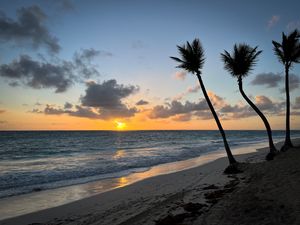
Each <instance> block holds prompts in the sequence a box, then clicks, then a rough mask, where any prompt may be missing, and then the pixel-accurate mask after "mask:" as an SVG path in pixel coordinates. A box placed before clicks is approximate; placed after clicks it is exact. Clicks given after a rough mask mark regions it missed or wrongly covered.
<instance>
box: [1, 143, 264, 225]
mask: <svg viewBox="0 0 300 225" xmlns="http://www.w3.org/2000/svg"><path fill="white" fill-rule="evenodd" d="M265 145H266V143H265V142H258V143H253V144H248V145H243V146H237V147H235V148H233V149H232V151H233V153H234V154H245V153H250V152H255V151H256V149H257V148H261V147H263V146H265ZM222 157H226V154H225V152H224V151H223V150H218V151H214V152H211V153H207V154H204V155H201V156H198V157H196V158H190V159H187V160H183V161H175V162H170V163H164V164H159V165H156V166H153V167H150V168H149V169H148V170H145V171H142V172H135V173H130V174H127V175H125V176H120V177H114V178H108V179H103V180H96V181H91V182H87V183H82V184H76V185H69V186H64V187H59V188H54V189H47V190H43V191H36V192H31V193H27V194H22V195H16V196H11V197H5V198H1V199H0V211H1V212H2V213H1V218H0V222H1V221H2V220H6V219H9V218H14V217H18V216H22V215H26V214H29V213H34V212H37V211H40V210H47V209H50V208H53V207H59V206H63V205H65V204H70V203H72V202H75V201H80V200H83V199H85V198H89V197H92V196H94V195H98V194H102V193H105V192H109V191H111V190H114V189H117V188H121V187H122V188H123V187H125V186H128V185H132V184H134V183H136V182H139V181H142V180H144V179H149V178H151V177H156V176H160V175H164V174H170V173H176V172H180V171H184V170H188V169H191V168H195V167H199V166H203V165H205V164H207V163H211V162H213V161H214V160H216V159H219V158H222ZM24 205H26V207H23V206H24Z"/></svg>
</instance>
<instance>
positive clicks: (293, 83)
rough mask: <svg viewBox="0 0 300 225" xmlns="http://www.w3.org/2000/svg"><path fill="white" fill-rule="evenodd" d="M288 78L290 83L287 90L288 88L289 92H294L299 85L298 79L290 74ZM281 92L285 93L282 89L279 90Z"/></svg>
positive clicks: (299, 80)
mask: <svg viewBox="0 0 300 225" xmlns="http://www.w3.org/2000/svg"><path fill="white" fill-rule="evenodd" d="M289 78H290V79H289V81H290V86H289V88H290V91H293V90H295V89H297V88H298V87H299V85H300V78H299V77H298V76H297V75H295V74H290V77H289ZM281 91H282V92H285V89H284V88H283V89H281Z"/></svg>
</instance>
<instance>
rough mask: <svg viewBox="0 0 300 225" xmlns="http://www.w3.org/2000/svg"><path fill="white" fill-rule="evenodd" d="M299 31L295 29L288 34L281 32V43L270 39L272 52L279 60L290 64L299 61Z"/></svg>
mask: <svg viewBox="0 0 300 225" xmlns="http://www.w3.org/2000/svg"><path fill="white" fill-rule="evenodd" d="M299 39H300V33H299V31H298V30H297V29H296V30H294V31H293V32H291V33H290V34H289V35H286V34H285V33H282V40H281V43H278V42H276V41H272V43H273V46H274V47H273V50H274V54H275V55H276V56H277V58H278V59H279V61H280V62H281V63H283V64H285V65H288V66H291V65H292V64H293V63H299V62H300V40H299Z"/></svg>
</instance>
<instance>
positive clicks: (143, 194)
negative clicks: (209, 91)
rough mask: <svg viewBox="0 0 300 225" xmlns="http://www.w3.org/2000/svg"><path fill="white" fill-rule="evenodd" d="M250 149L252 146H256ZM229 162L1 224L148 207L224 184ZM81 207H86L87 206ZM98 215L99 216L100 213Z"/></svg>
mask: <svg viewBox="0 0 300 225" xmlns="http://www.w3.org/2000/svg"><path fill="white" fill-rule="evenodd" d="M264 145H265V144H264ZM251 147H253V146H251V145H250V146H248V147H244V148H243V149H244V150H245V149H247V148H251ZM251 149H252V150H253V148H251ZM235 154H236V153H235ZM265 154H266V149H259V150H258V151H256V152H255V150H254V152H253V153H247V154H242V155H237V159H238V160H239V161H242V162H245V161H246V162H248V161H251V162H257V161H263V160H264V156H265ZM227 164H228V163H227V159H226V158H224V157H223V158H219V159H217V160H214V161H212V162H209V163H206V164H204V165H200V166H197V167H193V168H190V169H185V170H182V171H177V172H173V173H172V172H169V173H168V174H164V175H158V176H154V177H150V178H146V179H144V180H141V181H138V182H135V183H134V184H131V185H127V186H125V187H122V188H117V189H113V190H110V191H107V192H104V193H100V194H97V195H94V196H91V197H88V198H84V199H81V200H78V201H75V202H71V203H68V204H65V205H61V206H57V207H53V208H48V209H44V210H41V211H38V212H33V213H30V214H25V215H21V216H18V217H13V218H9V219H5V220H1V221H0V224H2V225H9V224H18V225H22V224H25V225H26V224H29V223H42V224H45V223H46V222H49V221H51V222H50V223H49V224H69V222H70V220H71V222H72V220H73V221H74V220H81V219H82V218H87V217H88V218H95V217H94V216H92V215H91V214H93V213H92V212H94V211H96V212H97V214H98V215H102V216H101V217H103V214H105V212H106V211H107V210H109V209H114V208H118V207H119V208H123V207H124V206H127V205H128V204H133V203H135V204H136V205H137V206H139V207H138V211H143V210H147V208H149V204H150V206H151V205H152V204H151V202H157V201H158V202H164V201H169V199H170V196H173V195H174V193H175V195H176V196H177V195H178V194H179V195H180V193H182V192H183V191H182V190H187V189H189V188H191V187H195V186H197V187H198V188H199V187H202V188H203V187H204V186H209V185H218V186H222V185H225V184H226V183H227V182H229V181H230V179H229V178H228V177H226V176H224V175H223V173H222V172H223V170H224V168H225V167H226V166H227ZM171 198H172V197H171ZM99 202H101V204H99ZM143 205H144V206H143ZM145 207H146V209H145ZM82 208H84V210H83V209H82ZM125 208H126V207H125ZM124 210H125V212H126V211H128V210H127V209H124ZM136 210H137V209H136V208H135V209H132V212H126V215H127V214H128V215H127V216H126V215H122V216H117V217H119V219H116V215H115V214H114V213H111V215H107V213H106V214H105V215H106V216H107V218H106V219H104V218H103V219H102V222H103V223H102V224H119V222H120V221H118V220H125V221H126V220H128V217H130V216H131V215H132V214H133V213H136ZM117 212H118V213H117V214H119V210H117ZM96 217H97V218H98V216H96ZM111 217H114V218H111ZM70 218H71V219H70ZM80 218H81V219H80ZM89 220H90V219H89ZM62 221H63V222H62ZM68 221H69V222H68ZM70 224H72V223H70ZM74 224H76V223H74ZM87 224H89V223H87Z"/></svg>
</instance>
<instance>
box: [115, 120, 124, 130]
mask: <svg viewBox="0 0 300 225" xmlns="http://www.w3.org/2000/svg"><path fill="white" fill-rule="evenodd" d="M115 123H116V128H117V130H124V129H125V127H126V123H123V122H119V121H115Z"/></svg>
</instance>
